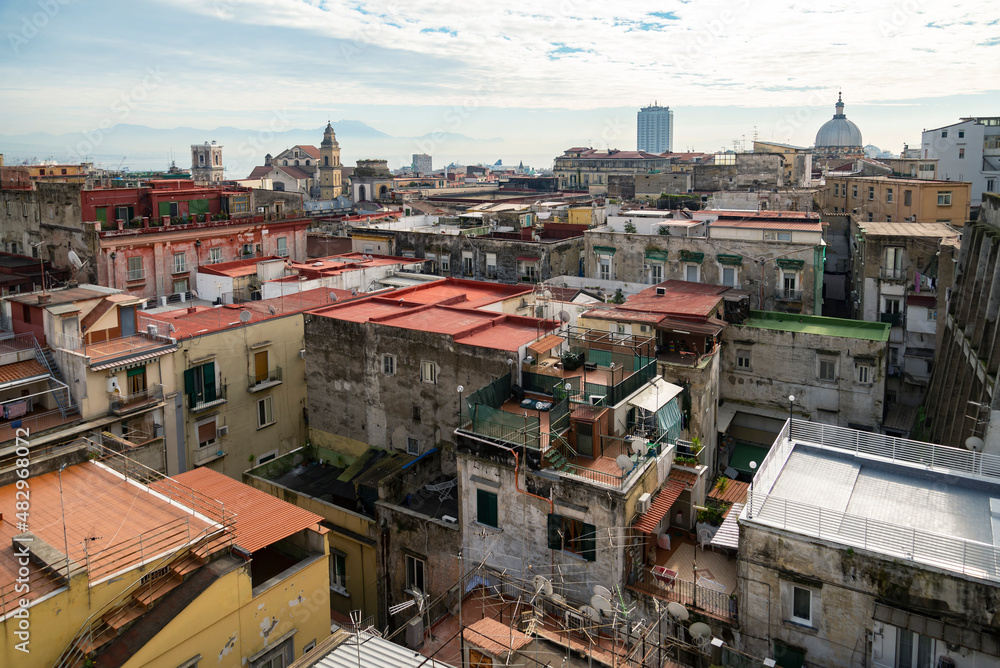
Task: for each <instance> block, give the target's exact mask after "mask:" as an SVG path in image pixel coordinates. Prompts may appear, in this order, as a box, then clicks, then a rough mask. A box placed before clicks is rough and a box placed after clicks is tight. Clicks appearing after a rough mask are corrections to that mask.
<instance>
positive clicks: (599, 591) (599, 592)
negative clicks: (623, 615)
mask: <svg viewBox="0 0 1000 668" xmlns="http://www.w3.org/2000/svg"><path fill="white" fill-rule="evenodd" d="M594 596H603V597H604V598H606V599H608V600H609V601H610V600H611V596H612V594H611V590H610V589H608V588H607V587H604V586H602V585H594Z"/></svg>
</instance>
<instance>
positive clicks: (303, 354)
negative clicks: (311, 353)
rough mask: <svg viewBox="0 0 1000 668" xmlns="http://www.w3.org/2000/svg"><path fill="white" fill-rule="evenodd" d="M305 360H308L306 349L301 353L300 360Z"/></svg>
mask: <svg viewBox="0 0 1000 668" xmlns="http://www.w3.org/2000/svg"><path fill="white" fill-rule="evenodd" d="M305 358H306V349H305V348H303V349H302V350H300V351H299V359H300V360H304V359H305Z"/></svg>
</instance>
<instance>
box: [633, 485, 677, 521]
mask: <svg viewBox="0 0 1000 668" xmlns="http://www.w3.org/2000/svg"><path fill="white" fill-rule="evenodd" d="M683 491H684V484H683V483H680V482H677V481H675V480H667V481H666V483H665V484H664V485H663V487H662V488H660V492H659V493H658V494H657V495H656V498H655V499H653V503H652V505H650V506H649V510H647V511H646V512H644V513H643V514H642V515H640V516H639V519H638V520H637V521H636V523H635V528H636V529H638V530H639V531H641V532H643V533H647V534H651V533H653V531H655V530H656V527H657V525H659V523H660V520H662V519H663V517H664V516H665V515H666V514H667V513H669V512H670V508H671V507H672V506H673V505H674V502H676V501H677V498H678V497H679V496H680V495H681V492H683Z"/></svg>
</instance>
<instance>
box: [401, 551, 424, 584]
mask: <svg viewBox="0 0 1000 668" xmlns="http://www.w3.org/2000/svg"><path fill="white" fill-rule="evenodd" d="M404 561H405V562H406V588H407V589H408V590H410V591H414V590H415V589H419V590H420V591H421V592H426V591H427V590H426V589H425V588H424V569H425V567H426V564H425V563H424V560H423V559H418V558H416V557H414V556H411V555H409V554H407V555H405V559H404Z"/></svg>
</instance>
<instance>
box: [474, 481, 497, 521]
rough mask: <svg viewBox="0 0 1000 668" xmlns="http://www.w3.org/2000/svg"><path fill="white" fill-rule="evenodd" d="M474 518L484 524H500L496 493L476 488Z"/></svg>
mask: <svg viewBox="0 0 1000 668" xmlns="http://www.w3.org/2000/svg"><path fill="white" fill-rule="evenodd" d="M476 520H477V521H478V522H479V523H480V524H485V525H486V526H491V527H499V526H500V522H499V517H498V513H497V495H496V494H494V493H493V492H487V491H486V490H483V489H477V490H476Z"/></svg>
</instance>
